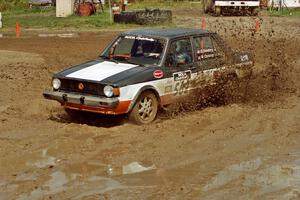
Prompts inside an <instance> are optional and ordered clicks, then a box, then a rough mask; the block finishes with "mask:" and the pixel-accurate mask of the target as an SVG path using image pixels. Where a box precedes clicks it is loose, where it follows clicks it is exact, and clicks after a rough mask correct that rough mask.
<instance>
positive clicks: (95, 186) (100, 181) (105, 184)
mask: <svg viewBox="0 0 300 200" xmlns="http://www.w3.org/2000/svg"><path fill="white" fill-rule="evenodd" d="M88 180H89V182H91V183H92V185H90V187H88V188H89V189H87V190H85V191H84V192H80V193H79V194H78V195H76V196H74V197H73V198H72V199H83V198H85V197H88V196H93V195H96V194H103V193H105V192H108V191H112V190H115V189H122V188H125V187H124V186H122V185H121V183H119V182H118V181H116V180H113V179H111V178H106V177H101V176H92V177H90V178H89V179H88Z"/></svg>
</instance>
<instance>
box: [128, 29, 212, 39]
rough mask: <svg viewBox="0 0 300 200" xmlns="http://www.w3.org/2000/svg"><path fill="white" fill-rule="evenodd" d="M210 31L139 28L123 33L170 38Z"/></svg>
mask: <svg viewBox="0 0 300 200" xmlns="http://www.w3.org/2000/svg"><path fill="white" fill-rule="evenodd" d="M205 33H210V32H209V31H207V30H203V29H191V28H160V29H158V28H149V29H139V30H131V31H126V32H125V33H123V34H122V35H141V36H152V37H164V38H168V39H172V38H177V37H182V36H190V35H199V34H205Z"/></svg>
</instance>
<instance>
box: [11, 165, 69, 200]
mask: <svg viewBox="0 0 300 200" xmlns="http://www.w3.org/2000/svg"><path fill="white" fill-rule="evenodd" d="M50 176H51V179H50V180H48V181H47V182H46V183H45V184H44V185H43V186H42V187H41V188H37V189H36V190H33V191H32V192H31V193H30V194H21V195H20V196H19V197H18V198H17V200H39V199H43V197H45V195H53V194H57V193H59V192H62V191H64V190H66V189H67V188H66V186H65V184H67V183H68V178H67V177H66V175H65V173H63V172H62V171H56V172H53V173H52V174H51V175H50Z"/></svg>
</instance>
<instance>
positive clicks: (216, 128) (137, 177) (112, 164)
mask: <svg viewBox="0 0 300 200" xmlns="http://www.w3.org/2000/svg"><path fill="white" fill-rule="evenodd" d="M229 19H230V20H228V18H227V20H228V23H225V22H224V23H225V24H223V25H222V23H221V24H220V25H218V26H219V30H220V33H221V34H222V35H226V37H225V39H226V41H227V42H228V43H230V44H233V46H234V47H237V48H241V49H245V50H247V51H250V52H251V53H253V55H254V56H255V62H256V63H255V68H254V75H253V76H252V77H251V80H250V82H249V84H248V85H247V88H246V89H245V88H244V87H243V88H241V92H242V93H243V94H242V98H241V99H239V100H238V101H235V102H231V103H229V104H228V105H222V106H209V107H205V108H201V109H199V110H196V111H190V112H181V113H179V114H177V115H175V116H173V117H169V115H165V114H164V113H162V114H161V115H160V117H159V118H158V119H157V120H156V121H155V123H153V124H150V125H146V126H134V125H131V124H128V123H126V120H124V118H123V117H116V118H106V117H103V116H96V115H85V116H84V117H82V118H81V119H78V120H75V121H72V120H70V119H69V118H68V117H67V115H66V114H65V113H64V112H63V110H62V109H61V108H60V106H59V105H58V103H55V102H51V101H46V100H44V99H43V98H42V95H41V93H42V91H43V89H45V88H46V87H48V85H49V82H50V77H51V74H52V73H53V72H56V71H59V70H61V69H63V68H65V67H67V66H70V65H73V64H76V63H80V62H83V61H85V60H87V59H92V58H94V57H96V56H97V55H98V53H99V50H100V49H102V48H103V47H104V46H105V44H107V42H108V41H109V40H110V39H111V38H112V36H111V34H109V33H106V34H105V33H104V34H103V35H101V36H92V37H89V36H87V37H85V36H83V37H80V38H68V39H65V38H63V39H62V38H61V39H58V38H27V39H20V40H16V39H1V40H0V61H1V62H0V63H1V64H0V84H1V87H0V92H1V96H0V113H1V114H0V163H1V165H0V199H19V200H23V199H50V198H51V199H120V198H121V199H171V198H174V199H199V198H201V199H222V198H223V199H299V198H300V190H299V188H300V183H299V180H300V149H299V141H300V136H299V130H300V125H299V120H300V119H299V113H300V93H299V86H300V81H299V78H300V70H299V67H300V59H299V55H300V47H299V46H298V44H299V42H300V38H299V37H294V38H292V37H291V35H287V36H282V35H281V34H280V32H285V30H284V27H280V25H281V22H280V21H279V22H274V24H273V26H274V27H273V29H274V32H272V31H270V32H268V30H266V28H265V27H262V28H263V30H262V32H268V34H269V33H270V34H271V35H265V34H262V35H260V34H254V35H253V34H252V32H251V31H248V30H249V29H248V28H245V27H244V28H243V26H242V25H243V24H246V25H247V22H243V23H242V22H240V23H239V27H240V28H243V29H242V30H244V34H243V35H242V34H238V33H237V32H235V31H233V29H232V28H230V27H232V26H231V24H232V21H233V18H229ZM246 19H248V18H242V20H246ZM209 20H215V19H209ZM219 20H220V19H219ZM266 20H268V19H266ZM195 23H196V22H195ZM197 23H198V22H197ZM293 24H294V26H296V25H299V23H297V22H293ZM246 25H245V26H246ZM288 26H289V25H288ZM297 27H298V28H299V26H297ZM224 28H227V29H226V32H225V31H224ZM231 29H232V30H231ZM230 30H231V31H230ZM246 30H247V31H246ZM277 31H278V32H277ZM298 31H299V29H298ZM232 34H234V36H233V35H232ZM107 124H109V128H106V127H107V126H108V125H107ZM136 161H137V162H139V163H140V164H141V165H142V166H144V167H151V169H152V170H149V171H146V172H143V173H133V174H130V173H129V172H128V170H127V171H126V170H125V171H124V168H123V167H124V166H125V169H127V168H128V166H133V168H134V170H136V169H137V168H141V167H137V165H136V163H135V162H136ZM126 167H127V168H126ZM153 168H154V169H153ZM134 170H133V171H134ZM124 172H126V173H127V174H123V173H124Z"/></svg>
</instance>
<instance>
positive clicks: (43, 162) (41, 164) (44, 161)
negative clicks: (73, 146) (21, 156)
mask: <svg viewBox="0 0 300 200" xmlns="http://www.w3.org/2000/svg"><path fill="white" fill-rule="evenodd" d="M47 151H48V149H43V150H42V156H41V157H42V158H41V159H39V160H36V161H28V162H26V165H27V166H34V167H37V168H45V167H47V166H54V165H56V158H55V157H53V156H48V155H47Z"/></svg>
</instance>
